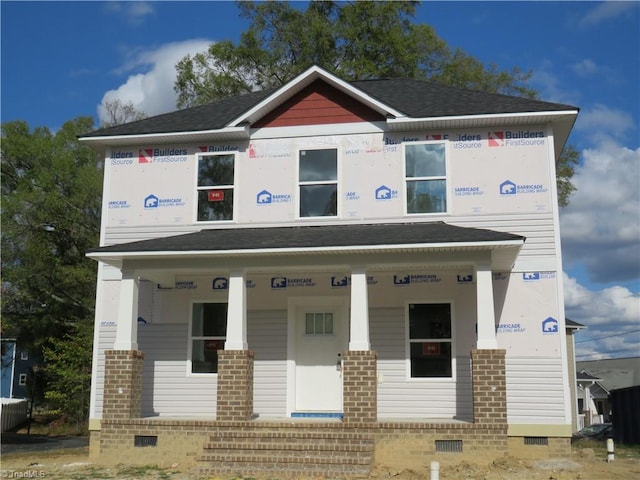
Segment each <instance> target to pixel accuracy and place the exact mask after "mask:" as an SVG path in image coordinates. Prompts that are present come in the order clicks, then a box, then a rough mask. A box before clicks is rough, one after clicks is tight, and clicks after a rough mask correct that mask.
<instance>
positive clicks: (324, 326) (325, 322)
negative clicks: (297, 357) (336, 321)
mask: <svg viewBox="0 0 640 480" xmlns="http://www.w3.org/2000/svg"><path fill="white" fill-rule="evenodd" d="M304 333H306V334H307V335H333V313H331V312H327V313H307V315H306V317H305V332H304Z"/></svg>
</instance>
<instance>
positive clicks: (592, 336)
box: [563, 274, 640, 360]
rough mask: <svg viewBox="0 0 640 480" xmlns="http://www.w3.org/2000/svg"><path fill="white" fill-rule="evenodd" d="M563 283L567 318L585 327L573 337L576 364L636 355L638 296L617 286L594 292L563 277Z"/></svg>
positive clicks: (639, 325)
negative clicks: (574, 340) (584, 361)
mask: <svg viewBox="0 0 640 480" xmlns="http://www.w3.org/2000/svg"><path fill="white" fill-rule="evenodd" d="M563 279H564V301H565V313H566V316H567V318H570V319H572V320H575V321H576V322H578V323H581V324H583V325H585V326H587V329H586V330H581V331H580V332H579V333H578V334H577V336H576V356H577V357H578V360H580V359H582V360H586V359H589V360H594V359H598V358H609V357H624V356H634V355H638V354H640V344H639V342H638V339H639V338H640V332H638V330H640V294H638V293H633V292H632V291H630V290H629V289H627V288H624V287H621V286H614V287H610V288H605V289H604V290H596V291H594V290H589V289H587V288H586V287H584V286H582V285H580V284H579V283H578V281H577V280H576V279H575V278H571V277H569V276H568V275H567V274H564V277H563ZM587 356H588V357H589V358H586V357H587ZM580 357H581V358H580Z"/></svg>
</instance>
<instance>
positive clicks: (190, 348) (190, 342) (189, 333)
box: [187, 298, 229, 377]
mask: <svg viewBox="0 0 640 480" xmlns="http://www.w3.org/2000/svg"><path fill="white" fill-rule="evenodd" d="M198 303H203V304H204V303H224V304H226V305H227V311H228V308H229V302H228V301H227V299H224V300H223V299H219V300H216V299H210V298H208V299H203V300H197V299H194V300H191V301H190V302H189V322H188V326H187V328H188V331H187V376H188V377H191V376H194V377H201V376H203V375H204V376H216V377H217V376H218V372H194V371H193V365H192V364H193V341H194V340H222V341H223V342H225V343H226V341H227V337H226V336H225V337H219V336H218V337H205V336H196V337H194V336H193V335H192V332H193V330H192V329H193V306H194V305H195V304H198ZM223 349H224V345H223Z"/></svg>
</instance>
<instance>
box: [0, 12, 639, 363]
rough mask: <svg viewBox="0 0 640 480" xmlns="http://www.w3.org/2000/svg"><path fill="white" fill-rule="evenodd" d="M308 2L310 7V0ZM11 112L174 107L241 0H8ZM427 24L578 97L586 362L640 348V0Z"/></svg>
mask: <svg viewBox="0 0 640 480" xmlns="http://www.w3.org/2000/svg"><path fill="white" fill-rule="evenodd" d="M297 5H299V6H303V4H300V3H299V4H297ZM0 12H1V56H0V59H1V71H0V74H1V75H0V82H1V92H0V105H1V109H0V118H1V120H2V122H7V121H13V120H24V121H26V122H27V123H28V124H29V126H30V127H31V128H34V127H41V126H45V127H48V128H49V129H51V130H52V131H56V130H57V129H59V128H60V126H61V125H62V124H63V123H64V122H65V121H67V120H71V119H73V118H75V117H77V116H93V117H94V119H95V122H96V125H98V124H99V122H100V121H101V120H104V118H103V116H104V112H103V110H102V109H101V108H100V105H101V104H102V102H104V101H110V100H114V99H119V100H121V101H123V102H124V103H126V102H129V101H131V102H132V103H133V105H134V106H135V107H136V109H137V110H139V111H143V112H145V113H146V114H147V115H148V116H152V115H156V114H160V113H164V112H167V111H172V110H175V100H176V94H175V92H174V91H173V82H174V79H175V68H174V66H175V64H176V63H177V62H178V61H179V60H180V59H181V58H182V57H183V56H184V55H186V54H194V53H197V52H199V51H203V50H205V49H206V48H207V47H208V45H209V44H210V43H212V42H216V41H220V40H231V41H234V42H237V41H238V40H239V38H240V34H241V33H242V32H243V31H244V30H245V29H246V28H247V26H248V24H247V22H246V20H244V19H242V18H240V17H239V15H238V8H237V6H236V5H235V4H234V3H232V2H225V1H219V2H170V1H167V2H116V1H110V2H98V1H95V2H94V1H91V2H59V1H47V2H29V1H20V2H13V1H7V0H2V2H1V3H0ZM415 22H416V23H426V24H429V25H431V26H432V27H433V28H434V29H435V31H436V33H437V35H438V36H439V37H440V38H442V39H443V40H444V41H445V42H447V44H448V45H449V46H450V47H452V48H460V49H462V50H464V51H465V52H466V53H468V54H470V55H472V56H474V57H476V58H477V59H479V60H480V61H482V62H483V63H485V64H490V63H493V64H496V65H497V66H498V67H499V68H500V69H503V70H510V69H511V68H513V67H518V68H520V69H521V70H523V71H532V72H533V75H532V77H531V79H530V81H529V85H530V86H531V87H533V88H534V89H535V90H537V91H538V92H539V96H540V98H541V99H543V100H547V101H551V102H558V103H564V104H569V105H574V106H577V107H579V108H580V114H579V116H578V120H577V121H576V124H575V127H574V130H573V132H572V134H571V136H570V138H569V143H571V144H573V145H574V146H575V148H576V149H577V150H578V152H579V153H580V158H581V163H580V165H579V167H578V168H577V169H576V174H575V176H574V178H573V183H574V185H575V186H576V187H577V191H576V193H575V194H574V195H573V196H572V197H571V203H570V205H569V206H568V207H566V208H563V209H562V210H561V212H560V227H561V238H562V252H563V268H564V274H563V277H564V296H565V313H566V316H567V318H570V319H572V320H574V321H576V322H578V323H581V324H583V325H585V326H587V327H588V328H586V329H582V330H580V331H579V332H578V333H577V334H576V336H575V341H576V355H577V360H578V361H580V360H595V359H599V358H621V357H631V356H640V126H639V124H640V118H639V117H640V2H579V1H571V2H541V1H537V2H526V1H517V2H486V1H471V2H457V1H448V2H423V3H422V4H421V5H420V6H419V7H418V9H417V14H416V18H415Z"/></svg>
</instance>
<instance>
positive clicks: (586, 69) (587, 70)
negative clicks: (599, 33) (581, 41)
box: [571, 58, 598, 76]
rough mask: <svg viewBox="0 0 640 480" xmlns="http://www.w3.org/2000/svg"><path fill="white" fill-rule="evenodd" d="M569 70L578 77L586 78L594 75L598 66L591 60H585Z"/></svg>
mask: <svg viewBox="0 0 640 480" xmlns="http://www.w3.org/2000/svg"><path fill="white" fill-rule="evenodd" d="M571 69H572V70H573V71H574V72H575V73H576V74H578V75H580V76H587V75H592V74H594V73H596V72H597V71H598V66H597V65H596V63H595V62H594V61H593V60H591V59H589V58H585V59H584V60H582V61H581V62H578V63H574V64H573V65H571Z"/></svg>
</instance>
